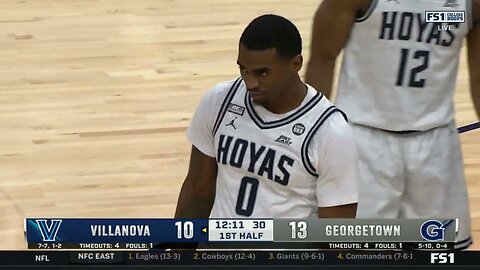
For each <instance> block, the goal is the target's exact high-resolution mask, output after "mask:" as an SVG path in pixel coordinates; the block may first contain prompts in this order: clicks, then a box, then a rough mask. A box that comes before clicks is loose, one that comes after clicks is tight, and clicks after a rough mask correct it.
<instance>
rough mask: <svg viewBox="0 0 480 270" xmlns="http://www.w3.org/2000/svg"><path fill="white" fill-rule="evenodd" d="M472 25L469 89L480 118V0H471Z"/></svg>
mask: <svg viewBox="0 0 480 270" xmlns="http://www.w3.org/2000/svg"><path fill="white" fill-rule="evenodd" d="M472 15H473V27H472V29H471V30H470V32H469V34H468V36H467V49H468V67H469V71H470V91H471V93H472V100H473V104H474V105H475V110H476V111H477V116H478V117H479V118H480V0H474V1H472Z"/></svg>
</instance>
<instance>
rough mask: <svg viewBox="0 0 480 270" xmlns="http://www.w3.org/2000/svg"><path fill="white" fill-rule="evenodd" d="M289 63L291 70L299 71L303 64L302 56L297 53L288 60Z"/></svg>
mask: <svg viewBox="0 0 480 270" xmlns="http://www.w3.org/2000/svg"><path fill="white" fill-rule="evenodd" d="M290 65H291V67H292V71H293V72H297V73H298V72H299V71H300V69H302V65H303V56H302V55H301V54H297V55H296V56H294V57H293V58H292V60H290Z"/></svg>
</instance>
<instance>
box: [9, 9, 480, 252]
mask: <svg viewBox="0 0 480 270" xmlns="http://www.w3.org/2000/svg"><path fill="white" fill-rule="evenodd" d="M319 2H320V1H313V0H302V1H297V0H295V1H294V0H263V1H258V0H241V1H240V0H202V1H191V0H136V1H125V0H81V1H80V0H69V1H62V0H15V1H12V0H0V6H1V7H2V16H1V18H0V44H1V45H0V48H1V49H0V104H1V105H0V130H1V134H0V145H1V147H0V214H1V218H0V250H13V249H26V245H25V240H24V235H23V219H24V218H25V217H138V218H140V217H164V218H170V217H173V214H174V211H175V204H176V200H177V196H178V192H179V189H180V186H181V184H182V181H183V179H184V177H185V175H186V169H187V166H188V158H189V156H188V155H189V151H190V144H189V143H188V141H187V139H186V136H185V130H186V127H187V126H188V124H189V121H190V119H191V116H192V113H193V112H194V110H195V108H196V106H197V104H198V102H199V101H200V98H201V97H202V95H203V94H204V93H205V91H206V90H207V89H209V88H210V87H212V86H213V85H215V84H216V83H218V82H220V81H223V80H228V79H232V78H235V77H237V76H238V75H239V73H238V68H237V65H236V63H235V61H236V56H237V46H238V39H239V37H240V34H241V32H242V31H243V29H244V28H245V26H246V25H247V24H248V23H249V22H250V21H251V20H252V19H253V18H254V17H256V16H258V15H261V14H264V13H277V14H280V15H282V16H285V17H287V18H289V19H290V20H292V21H293V22H294V23H295V24H296V25H297V27H298V28H299V29H300V31H301V34H302V36H303V41H304V46H303V47H304V59H305V60H308V57H309V54H308V51H309V46H310V30H311V29H310V28H311V23H312V18H313V15H314V12H315V10H316V8H317V6H318V4H319ZM325 42H328V40H325ZM460 69H461V70H460V74H459V77H458V83H457V85H458V87H457V91H456V96H455V105H456V110H457V122H458V126H463V125H466V124H470V123H473V122H476V121H477V118H476V116H475V112H474V110H473V106H472V104H471V100H470V94H469V91H468V89H469V85H468V73H467V66H466V59H465V56H463V58H462V62H461V66H460ZM304 71H305V70H304V69H303V70H302V71H301V73H302V75H303V73H304ZM461 140H462V146H463V151H464V162H465V172H466V175H467V179H468V186H469V193H470V203H471V213H472V221H473V230H474V238H475V240H476V243H475V244H474V246H473V248H472V249H480V243H479V242H480V181H479V179H480V130H476V131H471V132H468V133H465V134H462V135H461ZM426 196H431V194H428V195H427V194H426Z"/></svg>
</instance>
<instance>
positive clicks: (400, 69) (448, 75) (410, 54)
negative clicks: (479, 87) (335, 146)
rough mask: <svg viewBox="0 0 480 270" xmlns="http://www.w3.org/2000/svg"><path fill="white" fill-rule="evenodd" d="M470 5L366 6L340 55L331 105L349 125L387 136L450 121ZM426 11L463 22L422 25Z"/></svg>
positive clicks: (430, 1)
mask: <svg viewBox="0 0 480 270" xmlns="http://www.w3.org/2000/svg"><path fill="white" fill-rule="evenodd" d="M470 5H471V4H470V1H469V0H458V1H455V0H378V1H377V0H373V1H372V4H371V5H370V8H369V9H368V11H367V12H366V14H365V15H364V16H363V17H362V18H358V19H357V21H356V23H355V24H354V26H353V30H352V31H351V33H350V38H349V40H348V43H347V45H346V47H345V49H344V56H343V63H342V68H341V73H340V79H339V85H338V90H337V100H336V104H337V106H338V107H339V108H340V109H341V110H343V111H344V112H346V114H347V116H348V118H349V121H350V122H352V123H355V124H360V125H366V126H370V127H375V128H379V129H385V130H392V131H405V130H420V131H423V130H428V129H431V128H434V127H438V126H443V125H447V124H448V123H450V121H451V120H452V119H453V118H454V106H453V92H454V89H455V83H456V78H457V70H458V62H459V55H460V50H461V48H462V42H463V39H464V37H465V36H466V34H467V33H468V31H469V28H470V27H469V25H470V23H471V22H470V19H471V16H470V11H471V9H470ZM425 11H459V12H464V19H465V22H464V23H452V24H446V23H427V22H425Z"/></svg>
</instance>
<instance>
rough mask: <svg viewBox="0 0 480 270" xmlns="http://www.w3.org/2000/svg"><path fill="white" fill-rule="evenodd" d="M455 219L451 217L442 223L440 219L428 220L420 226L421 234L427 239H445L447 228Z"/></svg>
mask: <svg viewBox="0 0 480 270" xmlns="http://www.w3.org/2000/svg"><path fill="white" fill-rule="evenodd" d="M454 221H455V220H453V219H449V220H447V221H446V222H445V223H441V222H440V221H438V220H427V221H425V222H424V223H423V224H422V226H421V227H420V235H422V237H423V239H424V240H427V241H443V240H444V239H445V230H446V229H447V228H448V227H449V226H450V225H452V223H453V222H454Z"/></svg>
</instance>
